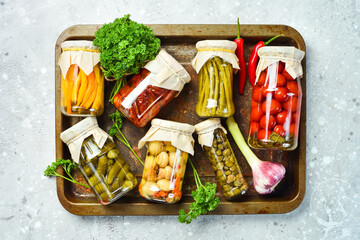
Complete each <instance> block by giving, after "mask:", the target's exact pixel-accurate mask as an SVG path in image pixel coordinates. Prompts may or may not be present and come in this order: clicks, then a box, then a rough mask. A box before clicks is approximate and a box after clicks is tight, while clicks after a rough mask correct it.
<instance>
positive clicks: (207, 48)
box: [191, 40, 240, 73]
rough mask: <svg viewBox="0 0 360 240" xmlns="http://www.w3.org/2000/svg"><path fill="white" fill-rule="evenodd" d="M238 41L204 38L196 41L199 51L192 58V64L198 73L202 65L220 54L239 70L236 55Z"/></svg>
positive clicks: (235, 69)
mask: <svg viewBox="0 0 360 240" xmlns="http://www.w3.org/2000/svg"><path fill="white" fill-rule="evenodd" d="M236 47H237V45H236V43H235V42H233V41H229V40H203V41H199V42H197V43H196V48H197V49H198V53H197V54H196V56H195V58H194V59H193V60H192V62H191V64H192V66H193V68H194V69H195V70H196V72H197V73H199V72H200V69H201V67H202V66H203V65H204V64H205V63H206V61H207V60H209V59H210V58H213V57H216V56H219V57H220V58H222V59H223V60H224V61H226V62H229V63H230V64H231V65H232V66H233V69H234V72H237V70H238V69H240V67H239V59H238V58H237V57H236V55H235V50H236Z"/></svg>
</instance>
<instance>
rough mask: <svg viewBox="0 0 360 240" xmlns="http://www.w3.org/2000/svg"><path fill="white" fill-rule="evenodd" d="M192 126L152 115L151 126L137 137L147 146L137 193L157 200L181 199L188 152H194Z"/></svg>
mask: <svg viewBox="0 0 360 240" xmlns="http://www.w3.org/2000/svg"><path fill="white" fill-rule="evenodd" d="M194 130H195V129H194V127H193V126H191V125H189V124H185V123H177V122H173V121H167V120H161V119H153V120H152V122H151V128H150V129H149V131H148V132H147V133H146V135H145V136H144V137H143V138H142V139H141V140H140V141H139V148H141V147H143V146H144V145H145V143H146V144H147V146H148V150H147V153H146V159H145V166H144V172H143V175H142V180H141V182H140V184H139V192H140V195H141V196H142V197H144V198H146V199H148V200H151V201H155V202H160V203H175V202H178V201H179V200H180V199H181V196H182V184H183V181H184V175H185V170H186V163H187V160H188V154H189V153H190V154H192V155H193V154H194V148H193V144H194V139H193V138H192V133H193V132H194Z"/></svg>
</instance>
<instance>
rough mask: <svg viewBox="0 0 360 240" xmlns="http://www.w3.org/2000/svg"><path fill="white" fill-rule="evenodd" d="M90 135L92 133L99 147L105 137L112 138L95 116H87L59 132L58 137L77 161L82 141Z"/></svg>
mask: <svg viewBox="0 0 360 240" xmlns="http://www.w3.org/2000/svg"><path fill="white" fill-rule="evenodd" d="M90 135H93V137H94V140H95V143H96V144H97V145H98V147H99V148H102V147H103V146H104V144H105V142H106V139H108V138H110V139H111V140H112V138H111V137H110V136H109V135H108V134H107V133H106V132H105V131H104V130H102V129H101V128H100V127H99V125H98V123H97V120H96V117H87V118H85V119H84V120H82V121H81V122H78V123H77V124H75V125H74V126H72V127H70V128H68V129H67V130H65V131H64V132H62V133H61V134H60V139H61V140H62V141H63V142H64V143H66V144H67V145H68V147H69V150H70V153H71V157H72V159H73V160H74V162H76V163H79V158H80V152H81V147H82V144H83V141H84V140H85V139H86V138H87V137H89V136H90Z"/></svg>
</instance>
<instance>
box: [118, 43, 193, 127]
mask: <svg viewBox="0 0 360 240" xmlns="http://www.w3.org/2000/svg"><path fill="white" fill-rule="evenodd" d="M190 80H191V78H190V75H189V73H188V72H187V71H186V70H185V68H184V67H183V66H182V65H181V64H180V63H179V62H177V61H176V60H175V59H174V58H173V57H172V56H170V55H169V54H168V53H167V52H166V51H165V50H161V51H160V52H159V54H158V55H157V56H156V58H155V59H154V60H152V61H150V62H148V63H147V64H146V65H145V67H144V68H143V69H141V71H140V73H139V74H136V75H134V76H133V77H132V78H131V80H130V81H129V82H128V83H127V84H126V85H125V86H124V87H123V88H121V89H120V91H119V92H118V93H117V94H116V95H115V96H114V99H113V102H114V106H115V107H116V108H117V109H118V110H119V111H120V112H121V113H122V114H123V115H124V116H125V117H127V118H128V119H129V120H130V121H131V122H132V123H133V124H134V125H135V126H137V127H144V126H146V125H147V123H148V122H149V121H151V119H153V118H154V117H155V116H156V115H157V114H158V113H159V112H160V110H161V109H162V108H163V107H164V106H166V105H167V104H168V103H169V102H170V101H171V100H172V99H173V98H174V97H176V96H177V95H179V93H180V92H181V90H182V89H183V87H184V85H185V84H186V83H188V82H189V81H190Z"/></svg>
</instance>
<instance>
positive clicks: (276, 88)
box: [248, 47, 305, 150]
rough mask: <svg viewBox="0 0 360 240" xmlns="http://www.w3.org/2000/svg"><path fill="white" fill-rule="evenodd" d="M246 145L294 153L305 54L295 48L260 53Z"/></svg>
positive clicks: (297, 134)
mask: <svg viewBox="0 0 360 240" xmlns="http://www.w3.org/2000/svg"><path fill="white" fill-rule="evenodd" d="M258 54H259V58H260V59H259V63H258V66H257V69H256V82H255V86H254V88H253V92H252V102H251V113H250V128H249V137H248V143H249V145H250V147H253V148H257V149H280V150H294V149H295V148H296V147H297V145H298V136H299V124H300V112H301V98H302V89H301V82H300V79H301V77H302V74H303V71H302V66H301V60H302V59H303V58H304V55H305V53H304V52H303V51H301V50H299V49H297V48H295V47H262V48H260V49H259V52H258Z"/></svg>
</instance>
